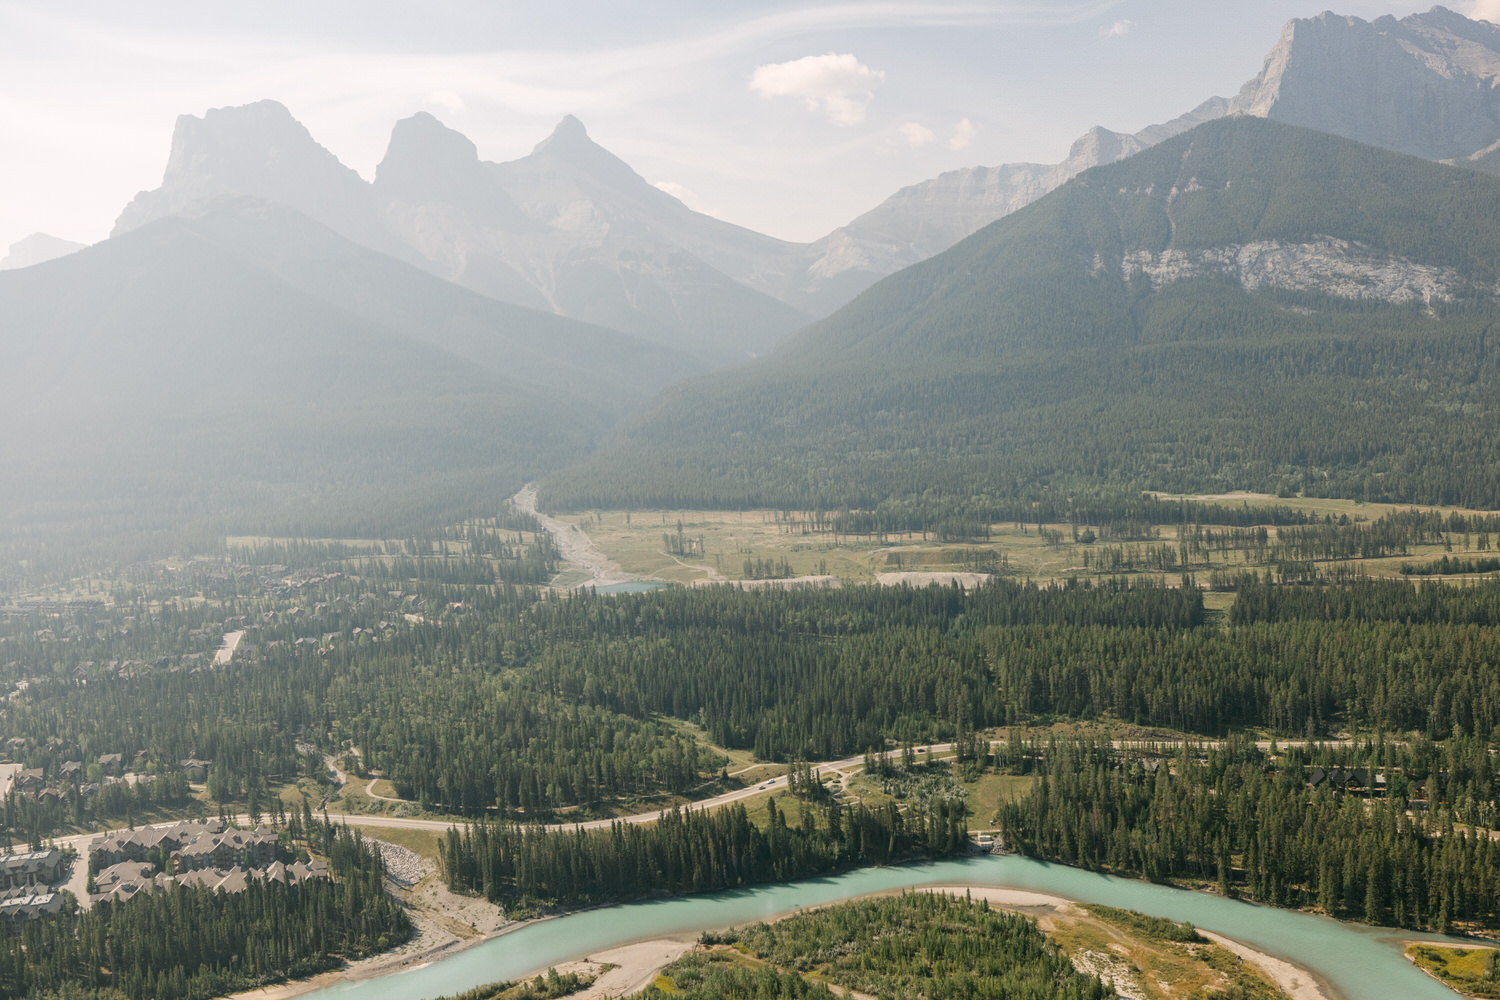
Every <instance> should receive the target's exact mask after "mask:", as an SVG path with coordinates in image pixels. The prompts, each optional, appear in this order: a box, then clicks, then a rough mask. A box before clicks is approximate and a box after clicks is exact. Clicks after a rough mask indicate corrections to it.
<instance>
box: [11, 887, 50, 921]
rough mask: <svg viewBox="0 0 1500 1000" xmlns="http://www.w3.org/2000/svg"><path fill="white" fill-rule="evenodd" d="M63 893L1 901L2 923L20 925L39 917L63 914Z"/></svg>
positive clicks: (15, 897) (46, 893) (48, 893)
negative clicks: (24, 921)
mask: <svg viewBox="0 0 1500 1000" xmlns="http://www.w3.org/2000/svg"><path fill="white" fill-rule="evenodd" d="M62 908H63V897H62V893H59V892H44V893H40V894H38V895H34V896H13V897H11V898H10V899H5V900H0V923H12V924H13V923H20V922H21V921H23V920H34V919H36V918H37V917H43V916H49V915H51V914H54V913H61V912H62Z"/></svg>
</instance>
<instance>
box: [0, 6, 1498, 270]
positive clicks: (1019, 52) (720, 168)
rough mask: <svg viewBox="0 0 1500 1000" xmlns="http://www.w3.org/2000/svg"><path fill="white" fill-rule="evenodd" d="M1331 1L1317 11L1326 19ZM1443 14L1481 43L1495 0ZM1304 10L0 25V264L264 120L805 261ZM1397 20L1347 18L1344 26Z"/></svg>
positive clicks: (356, 148) (374, 13)
mask: <svg viewBox="0 0 1500 1000" xmlns="http://www.w3.org/2000/svg"><path fill="white" fill-rule="evenodd" d="M1326 2H1327V0H1323V3H1325V4H1326ZM1451 6H1452V7H1453V9H1456V10H1458V11H1460V12H1461V13H1465V14H1468V15H1470V16H1476V17H1488V18H1490V19H1493V20H1497V21H1500V0H1462V2H1455V3H1453V4H1451ZM1322 9H1323V7H1322V6H1320V3H1319V0H1308V2H1305V3H1299V2H1291V0H1091V2H1070V0H1055V2H1047V0H1028V2H1005V0H998V2H976V3H965V2H952V3H950V2H946V0H931V2H915V0H910V2H905V0H897V2H869V3H863V2H851V3H806V2H804V3H796V2H765V0H739V2H733V3H729V2H721V3H705V2H702V0H663V2H652V3H649V4H639V3H630V2H621V0H599V2H594V0H589V2H561V3H551V4H539V3H530V2H526V3H523V2H520V0H428V2H426V3H423V4H413V3H393V2H389V0H358V2H351V0H327V2H324V0H319V2H316V3H305V2H303V0H295V2H293V0H259V2H257V3H254V4H234V5H230V4H225V3H216V2H211V0H210V2H205V0H166V2H158V0H149V2H147V3H120V2H119V0H77V2H68V3H56V2H53V0H47V2H41V0H34V2H11V0H0V255H3V252H4V248H5V247H7V246H9V245H10V244H11V243H13V242H14V241H16V240H18V239H20V238H21V237H23V236H25V235H27V234H29V233H32V232H36V231H44V232H49V233H52V234H53V235H56V236H61V237H64V238H67V239H73V240H78V241H82V242H92V241H95V240H98V239H102V238H104V237H105V236H106V235H107V234H108V232H109V229H110V227H111V225H112V224H113V222H114V219H115V217H116V216H117V215H118V214H119V211H120V209H121V208H123V207H124V205H125V203H126V202H127V201H129V199H130V198H131V197H132V196H133V195H134V194H135V192H137V191H139V190H141V189H146V188H154V187H156V186H157V185H158V184H159V183H160V181H161V175H162V170H163V168H164V166H165V165H166V159H167V152H168V149H169V146H170V141H171V135H172V127H173V123H174V121H175V119H176V118H177V116H178V115H179V114H194V115H201V114H203V112H204V111H206V110H207V109H209V108H213V107H223V106H228V105H237V104H246V103H249V102H251V101H256V100H260V99H262V98H274V99H276V100H278V101H281V102H282V103H283V104H285V105H286V106H287V107H288V108H289V109H290V110H291V112H292V114H293V115H294V116H295V117H296V118H297V119H298V120H300V121H301V122H302V123H303V124H305V125H306V126H307V127H308V129H309V130H310V131H311V132H312V134H313V136H314V137H315V138H316V139H317V140H318V141H319V142H321V143H322V144H323V145H324V146H326V147H328V148H329V149H330V150H332V151H333V152H334V154H336V155H337V156H338V157H339V158H340V159H341V160H343V162H344V163H346V164H348V165H349V166H351V167H353V168H354V169H355V170H358V171H359V172H360V173H361V174H362V175H364V176H365V177H366V178H367V179H368V178H370V177H372V176H373V174H374V169H375V165H376V164H377V163H378V162H379V161H380V158H381V155H382V154H383V153H384V150H385V145H386V141H387V139H388V138H389V135H390V129H391V126H392V124H393V123H394V122H395V121H396V120H397V119H399V118H403V117H406V116H407V115H410V114H412V113H413V112H415V111H419V110H427V111H430V112H432V113H433V114H435V115H437V117H438V118H440V119H442V120H443V121H444V122H445V123H446V124H447V125H449V126H450V127H452V128H455V129H457V130H459V131H460V132H463V133H464V134H465V135H467V136H469V137H470V138H471V139H473V140H474V142H475V143H476V144H477V145H478V147H479V152H480V155H481V156H482V157H483V158H485V159H488V160H509V159H514V158H515V157H518V156H522V155H524V154H525V153H527V152H529V151H530V149H531V148H532V146H534V145H535V144H536V143H537V142H538V141H540V140H541V139H543V138H545V137H546V135H547V134H548V133H549V132H550V131H551V130H552V127H553V126H554V125H555V124H556V122H557V120H558V119H559V118H560V117H562V116H563V115H565V114H570V113H571V114H576V115H577V116H578V117H579V118H581V119H582V120H583V122H584V123H585V125H586V126H587V127H588V129H589V133H590V134H591V135H592V136H593V137H594V139H595V140H596V141H598V142H599V143H601V144H603V145H604V146H606V147H607V148H609V149H610V150H612V151H613V152H615V153H616V154H618V155H619V156H621V157H622V158H624V159H625V160H626V161H627V162H628V163H630V164H631V165H632V166H633V167H635V169H636V170H637V171H638V172H639V173H641V174H642V175H643V176H644V177H645V178H646V179H647V180H649V181H651V182H653V183H656V184H659V185H661V186H663V187H664V188H666V189H667V190H670V191H672V192H673V193H674V194H677V195H678V196H679V197H681V198H683V200H685V201H687V202H688V203H689V204H690V205H692V206H693V207H695V208H698V209H700V210H702V211H705V212H709V213H711V214H713V215H717V216H719V217H721V218H724V219H728V220H730V221H732V222H737V223H740V224H742V225H745V226H749V227H751V228H754V229H759V230H761V231H763V232H768V233H771V234H773V235H776V236H781V237H784V238H787V239H796V240H810V239H814V238H816V237H818V236H821V235H823V234H824V233H826V232H828V231H829V230H831V229H833V228H834V227H836V226H839V225H842V224H843V223H845V222H848V221H849V220H850V219H852V218H853V217H854V216H856V215H858V214H859V213H861V212H863V211H865V210H867V209H869V208H871V207H873V206H874V205H876V204H877V203H879V202H880V201H882V200H883V199H884V198H886V197H887V196H888V195H890V194H892V193H894V192H895V191H896V190H897V189H898V188H899V187H901V186H902V185H905V184H910V183H914V182H916V181H920V180H923V179H926V178H928V177H933V176H935V175H937V174H939V173H941V172H942V171H944V170H952V169H955V168H958V167H966V166H973V165H976V164H986V165H995V164H999V163H1004V162H1014V161H1022V160H1031V161H1039V162H1055V161H1057V160H1060V159H1061V158H1062V157H1063V156H1065V155H1066V153H1067V149H1068V146H1069V144H1070V143H1071V141H1072V140H1073V139H1074V138H1076V137H1077V136H1078V135H1080V134H1081V133H1082V132H1084V131H1085V130H1087V129H1088V128H1090V127H1091V126H1093V125H1103V126H1105V127H1107V128H1112V129H1116V130H1119V131H1134V130H1137V129H1139V128H1142V127H1143V126H1146V125H1149V124H1152V123H1154V122H1159V121H1164V120H1166V119H1169V118H1172V117H1175V116H1176V115H1178V114H1181V113H1183V112H1185V111H1187V110H1189V109H1191V108H1192V107H1193V106H1194V105H1196V104H1198V103H1199V102H1200V101H1202V100H1204V99H1205V98H1208V97H1210V96H1213V95H1220V96H1228V95H1230V94H1232V93H1233V92H1234V91H1236V90H1237V89H1238V88H1239V86H1240V84H1242V83H1243V82H1245V81H1246V80H1248V79H1250V78H1251V77H1253V76H1254V75H1255V74H1256V73H1258V72H1259V71H1260V68H1261V64H1262V61H1263V59H1264V57H1265V54H1266V52H1267V51H1268V50H1269V49H1270V48H1271V47H1272V46H1273V45H1274V44H1275V43H1276V40H1277V38H1278V37H1279V34H1280V31H1281V26H1282V25H1283V24H1284V23H1285V22H1286V21H1287V20H1288V19H1289V18H1293V17H1310V16H1314V15H1316V14H1317V13H1318V12H1319V11H1320V10H1322ZM1414 9H1416V8H1413V7H1411V6H1409V5H1408V4H1403V3H1388V2H1382V0H1349V2H1345V3H1342V4H1340V5H1338V7H1337V8H1336V10H1337V12H1338V13H1340V14H1350V15H1355V16H1358V17H1363V18H1366V19H1370V18H1375V17H1379V16H1381V15H1384V14H1395V15H1397V16H1404V15H1405V14H1408V13H1411V12H1412V10H1414Z"/></svg>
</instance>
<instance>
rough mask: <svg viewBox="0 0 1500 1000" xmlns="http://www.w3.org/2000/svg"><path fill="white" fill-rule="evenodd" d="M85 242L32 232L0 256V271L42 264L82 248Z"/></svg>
mask: <svg viewBox="0 0 1500 1000" xmlns="http://www.w3.org/2000/svg"><path fill="white" fill-rule="evenodd" d="M86 245H87V244H84V243H74V242H73V241H72V240H64V239H59V238H58V237H56V236H50V235H48V234H47V233H32V234H31V235H30V236H28V237H26V238H25V239H22V240H17V241H16V242H15V243H12V244H11V245H10V252H9V253H7V254H6V255H5V256H4V257H0V271H13V270H15V269H16V268H19V267H30V266H32V265H33V264H44V263H46V262H47V261H49V260H56V259H57V258H59V257H66V256H67V255H68V254H70V253H75V252H76V251H79V250H82V249H83V248H84V247H85V246H86Z"/></svg>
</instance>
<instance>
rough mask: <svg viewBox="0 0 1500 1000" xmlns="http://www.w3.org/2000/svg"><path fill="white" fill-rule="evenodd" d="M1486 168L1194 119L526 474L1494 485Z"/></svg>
mask: <svg viewBox="0 0 1500 1000" xmlns="http://www.w3.org/2000/svg"><path fill="white" fill-rule="evenodd" d="M1497 283H1500V178H1493V177H1489V176H1485V175H1482V174H1479V173H1476V172H1473V171H1469V170H1460V169H1456V168H1453V167H1447V166H1442V165H1438V164H1433V163H1430V162H1427V161H1425V160H1421V159H1417V158H1413V157H1408V156H1404V155H1401V154H1398V153H1392V152H1388V151H1385V150H1381V149H1377V148H1375V147H1372V146H1367V145H1363V144H1359V143H1355V142H1352V141H1350V140H1347V139H1341V138H1337V137H1334V136H1330V135H1326V134H1324V133H1319V132H1313V131H1310V130H1306V129H1301V128H1297V127H1294V126H1289V125H1283V124H1281V123H1278V122H1274V121H1266V120H1262V119H1257V118H1249V117H1237V118H1228V119H1223V120H1220V121H1214V122H1209V123H1206V124H1204V125H1200V126H1199V127H1197V128H1196V129H1193V130H1192V131H1189V132H1187V133H1184V134H1182V135H1179V136H1176V137H1174V138H1173V139H1170V140H1167V141H1166V142H1163V143H1160V144H1158V145H1156V146H1154V147H1153V148H1150V149H1148V150H1146V151H1144V152H1141V153H1138V154H1137V155H1136V156H1134V157H1131V158H1129V159H1127V160H1124V161H1122V162H1119V163H1115V164H1112V165H1109V166H1104V167H1097V168H1095V169H1093V170H1090V171H1087V172H1085V173H1083V174H1081V175H1080V176H1078V177H1076V178H1074V179H1073V180H1072V181H1070V182H1068V183H1067V184H1065V185H1063V186H1062V187H1061V188H1059V189H1058V190H1057V191H1054V192H1052V193H1051V194H1049V195H1046V196H1045V197H1043V198H1041V199H1039V200H1038V201H1036V202H1035V203H1033V204H1032V205H1030V206H1028V207H1027V208H1025V209H1022V210H1020V211H1017V212H1015V213H1012V214H1011V215H1010V216H1008V217H1006V218H1004V219H1001V220H1000V221H998V222H995V223H993V224H992V225H990V226H988V227H986V228H985V229H983V230H981V231H980V232H978V233H976V234H975V235H974V236H972V237H970V238H968V239H966V240H964V241H963V242H961V243H959V244H958V245H957V246H955V247H953V248H951V249H950V250H947V251H945V252H944V253H942V254H939V255H938V256H936V257H934V258H931V259H929V260H927V261H924V262H922V263H920V264H917V265H914V266H912V267H910V268H907V269H906V270H904V271H902V272H900V273H898V274H896V275H893V276H892V277H890V278H887V279H885V280H884V281H882V282H880V283H879V284H877V285H875V286H874V287H873V288H871V289H870V290H869V291H867V292H865V293H864V294H863V295H861V296H860V297H859V298H857V299H855V300H854V301H853V302H852V303H850V304H849V305H848V306H846V307H844V308H843V309H841V310H840V311H838V312H837V313H835V314H833V315H832V316H830V317H828V318H827V319H825V320H823V321H821V322H819V323H817V324H815V325H813V326H812V327H809V328H808V329H807V330H805V331H803V332H802V333H800V334H799V335H798V336H797V337H796V338H795V339H794V340H793V341H792V342H790V343H788V344H787V345H785V346H784V347H783V348H782V349H781V350H778V351H777V352H776V353H775V354H774V355H773V356H772V357H770V358H767V359H764V360H763V361H759V362H755V363H751V364H748V365H743V366H740V367H738V368H735V369H731V370H728V371H724V372H719V373H716V374H714V375H711V376H708V377H706V378H701V379H696V380H692V381H689V382H687V383H684V384H682V385H679V386H676V387H674V388H672V389H671V390H669V391H668V392H667V393H665V394H664V395H663V396H662V397H661V398H660V399H658V400H657V401H656V402H655V403H653V404H652V406H651V407H649V408H648V409H647V410H645V411H644V412H643V413H642V415H641V416H640V417H638V418H636V419H635V420H633V421H631V422H629V423H628V424H627V425H625V426H624V427H623V428H622V429H621V430H620V431H619V432H618V433H617V434H616V436H615V438H614V439H613V441H612V442H611V444H610V445H609V446H608V447H607V448H605V449H604V450H603V451H602V452H601V453H600V454H599V455H597V456H596V457H595V458H594V459H593V460H591V461H590V462H588V463H586V464H584V465H583V466H581V467H579V468H575V469H571V470H568V471H566V472H563V473H560V474H558V475H557V476H555V477H553V478H552V479H550V480H549V481H548V482H547V483H546V484H545V487H544V490H543V499H544V500H545V501H546V502H549V503H551V504H554V505H558V506H564V507H577V506H585V507H587V506H599V505H602V504H604V503H605V502H612V503H615V504H617V505H625V506H644V507H654V506H664V507H668V508H671V507H678V508H682V507H687V508H691V507H694V506H698V505H705V506H716V507H717V506H728V507H737V506H742V507H794V508H800V509H814V508H820V509H824V510H828V509H836V508H839V507H856V508H867V509H868V508H874V507H876V506H878V505H881V504H885V503H891V502H908V503H911V502H924V498H925V500H931V499H932V498H947V499H949V500H953V499H959V500H962V499H964V498H982V497H1015V496H1040V495H1041V494H1042V492H1043V491H1046V490H1049V489H1050V490H1054V491H1063V492H1064V494H1065V495H1071V494H1073V493H1075V492H1078V491H1082V492H1085V493H1087V492H1088V491H1091V490H1097V489H1100V488H1110V489H1125V490H1142V489H1165V490H1170V491H1187V492H1199V491H1204V492H1220V491H1223V490H1232V489H1257V490H1272V491H1304V492H1307V493H1310V494H1323V495H1338V496H1351V497H1356V498H1361V497H1363V498H1371V499H1375V498H1380V499H1399V500H1409V501H1420V502H1431V503H1463V504H1465V505H1472V506H1481V507H1496V506H1500V466H1497V465H1496V463H1495V462H1494V460H1493V441H1494V440H1496V439H1497V437H1500V406H1497V405H1496V400H1500V366H1497V364H1496V360H1495V357H1494V353H1493V352H1492V351H1491V350H1490V348H1491V346H1492V345H1491V344H1490V342H1489V341H1490V337H1491V335H1492V329H1493V327H1494V325H1495V324H1496V323H1497V321H1500V305H1497V294H1500V284H1497Z"/></svg>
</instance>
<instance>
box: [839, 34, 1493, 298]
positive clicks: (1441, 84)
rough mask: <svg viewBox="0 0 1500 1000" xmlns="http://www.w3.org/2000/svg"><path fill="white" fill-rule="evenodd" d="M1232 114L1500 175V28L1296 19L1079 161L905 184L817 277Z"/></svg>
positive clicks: (1101, 132)
mask: <svg viewBox="0 0 1500 1000" xmlns="http://www.w3.org/2000/svg"><path fill="white" fill-rule="evenodd" d="M1230 115H1253V116H1255V117H1260V118H1269V119H1271V120H1273V121H1280V122H1285V123H1287V124H1291V125H1302V126H1305V127H1307V128H1311V129H1317V130H1318V131H1320V132H1327V133H1329V134H1331V135H1340V136H1344V137H1346V138H1350V139H1357V140H1359V141H1360V142H1365V143H1369V144H1370V145H1372V146H1380V147H1382V148H1384V149H1391V150H1395V151H1396V152H1400V153H1410V154H1411V155H1413V156H1420V157H1422V158H1423V159H1428V160H1439V161H1442V162H1449V163H1458V164H1461V165H1464V166H1471V167H1473V168H1475V169H1478V170H1483V171H1486V172H1489V173H1500V28H1497V27H1496V26H1495V25H1493V24H1490V23H1489V22H1487V21H1472V20H1469V19H1468V18H1466V17H1464V16H1462V15H1460V14H1456V13H1454V12H1453V11H1450V10H1447V9H1445V8H1443V7H1434V8H1432V10H1430V11H1428V12H1427V13H1425V14H1413V15H1411V16H1409V17H1406V18H1402V19H1400V20H1397V19H1396V18H1393V17H1382V18H1379V19H1377V20H1375V21H1364V20H1361V19H1360V18H1357V17H1342V16H1339V15H1337V14H1332V13H1324V14H1320V15H1318V16H1317V17H1313V18H1298V19H1296V20H1293V21H1289V22H1288V23H1287V25H1286V27H1285V28H1284V29H1283V30H1282V33H1281V38H1280V40H1279V41H1278V42H1277V44H1276V46H1275V47H1274V48H1273V49H1272V50H1271V51H1270V53H1269V54H1268V55H1267V56H1266V62H1265V67H1264V68H1263V69H1262V70H1261V72H1260V75H1258V76H1257V77H1255V78H1254V79H1253V80H1250V81H1249V82H1248V83H1246V84H1245V85H1244V87H1242V88H1241V89H1240V92H1239V93H1238V94H1236V95H1235V96H1234V97H1232V98H1222V97H1213V98H1210V99H1208V100H1207V101H1204V102H1203V103H1202V104H1200V105H1199V106H1198V107H1196V108H1194V109H1193V110H1192V111H1190V112H1188V113H1187V114H1185V115H1182V116H1181V117H1179V118H1176V119H1173V120H1172V121H1169V122H1164V123H1162V124H1160V125H1153V126H1151V127H1149V128H1146V129H1143V130H1142V131H1140V132H1137V133H1135V134H1134V135H1127V134H1124V133H1120V132H1111V131H1109V130H1108V129H1104V128H1094V129H1091V130H1089V132H1088V133H1086V134H1085V135H1083V136H1081V137H1080V138H1079V139H1078V140H1077V141H1076V142H1075V143H1074V144H1073V148H1072V149H1071V150H1070V151H1069V152H1068V157H1067V159H1065V160H1063V161H1062V162H1061V163H1055V164H1037V163H1012V164H1005V165H1003V166H999V167H973V168H970V169H967V170H955V171H952V172H950V173H945V174H943V175H942V176H940V177H936V178H934V179H932V180H930V181H925V182H923V183H921V184H916V185H913V186H911V187H908V188H903V189H902V190H901V191H898V192H897V193H896V194H895V195H893V196H892V197H890V198H889V199H887V200H886V201H884V202H883V203H881V204H880V205H879V206H877V207H876V208H874V209H872V210H871V211H869V212H867V213H865V214H864V215H862V216H860V217H859V218H858V219H855V220H854V221H853V222H851V223H849V225H847V226H845V227H843V228H841V229H838V230H835V231H834V232H833V233H831V234H830V235H828V236H826V237H824V238H823V239H821V240H819V241H818V242H817V243H815V244H813V249H814V251H815V253H817V254H819V256H818V259H817V260H816V261H815V262H814V263H813V264H812V266H811V270H812V271H813V273H815V274H818V275H824V276H828V277H830V278H832V277H833V276H840V279H839V280H840V281H841V282H842V285H843V287H847V288H862V287H865V286H867V285H868V284H870V283H871V282H873V281H874V280H877V279H878V278H880V277H884V276H885V275H887V274H892V273H894V272H896V271H898V270H900V269H901V268H903V267H906V266H909V265H911V264H915V263H916V262H917V261H919V260H926V259H927V258H928V257H931V256H932V255H933V254H936V253H938V252H940V251H942V250H946V249H947V248H948V247H950V246H952V245H953V244H955V243H957V242H958V241H959V240H961V239H963V238H964V237H965V236H968V235H969V234H971V233H974V232H977V231H978V230H979V229H980V228H981V227H983V226H985V225H988V224H989V223H991V222H994V221H995V220H996V219H999V218H1002V217H1003V216H1005V215H1008V214H1009V213H1011V212H1013V211H1015V210H1016V209H1018V208H1021V207H1022V206H1024V205H1028V204H1030V203H1031V202H1033V201H1035V200H1036V199H1037V198H1040V197H1041V196H1042V195H1044V194H1046V193H1047V192H1049V191H1052V190H1055V189H1056V188H1057V187H1059V186H1060V185H1062V184H1063V183H1064V182H1065V181H1067V180H1068V179H1070V178H1072V177H1076V176H1077V175H1078V174H1080V173H1082V172H1083V171H1085V170H1087V169H1089V168H1091V167H1097V166H1100V165H1101V164H1106V163H1115V162H1117V161H1119V160H1122V159H1124V158H1126V157H1127V156H1132V155H1134V154H1136V153H1138V152H1140V151H1141V150H1143V149H1146V148H1148V147H1150V146H1153V145H1155V144H1156V143H1159V142H1161V141H1163V140H1165V139H1169V138H1171V137H1172V136H1174V135H1180V134H1182V133H1183V132H1186V131H1187V130H1188V129H1191V128H1194V127H1196V126H1198V125H1201V124H1203V123H1204V122H1206V121H1211V120H1213V119H1215V118H1223V117H1226V116H1230Z"/></svg>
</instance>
